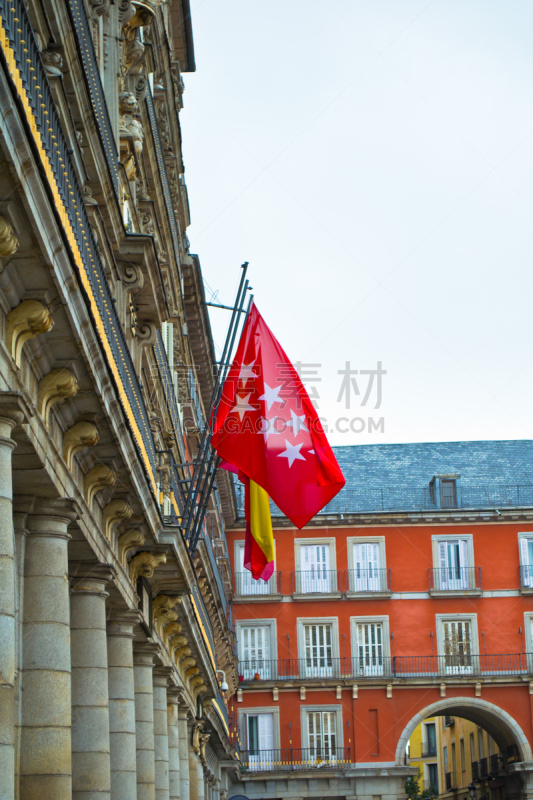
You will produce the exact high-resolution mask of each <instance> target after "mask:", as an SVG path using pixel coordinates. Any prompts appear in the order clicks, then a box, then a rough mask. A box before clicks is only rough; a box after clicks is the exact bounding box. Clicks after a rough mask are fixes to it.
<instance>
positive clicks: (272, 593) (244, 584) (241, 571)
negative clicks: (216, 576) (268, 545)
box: [233, 539, 279, 602]
mask: <svg viewBox="0 0 533 800" xmlns="http://www.w3.org/2000/svg"><path fill="white" fill-rule="evenodd" d="M244 543H245V540H244V539H236V540H235V542H234V543H233V555H234V558H233V563H234V564H235V569H234V570H233V574H234V575H235V599H240V598H241V597H244V598H246V602H250V600H256V599H259V601H264V600H267V599H268V598H270V597H279V595H278V594H277V584H276V581H277V578H278V576H277V575H276V543H275V542H274V573H273V575H272V577H271V578H270V579H269V580H268V581H263V580H262V579H261V578H260V579H259V580H258V581H256V580H255V579H254V578H252V573H251V572H250V571H249V570H247V569H245V568H244V567H241V566H240V563H241V561H240V553H241V550H242V552H243V553H244ZM237 575H243V576H244V577H243V578H237ZM248 576H249V577H248ZM248 588H250V589H252V590H253V592H251V593H250V594H240V592H239V590H240V589H248Z"/></svg>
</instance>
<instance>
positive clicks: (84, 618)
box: [70, 562, 112, 800]
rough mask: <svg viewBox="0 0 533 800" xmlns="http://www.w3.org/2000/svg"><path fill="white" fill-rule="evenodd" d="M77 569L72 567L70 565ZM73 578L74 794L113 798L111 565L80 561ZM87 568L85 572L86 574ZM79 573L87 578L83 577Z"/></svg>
mask: <svg viewBox="0 0 533 800" xmlns="http://www.w3.org/2000/svg"><path fill="white" fill-rule="evenodd" d="M71 569H72V566H71ZM75 570H76V573H77V574H76V575H74V576H73V577H72V580H71V590H70V594H71V598H70V632H71V658H72V798H73V800H109V797H110V791H111V771H110V758H109V704H108V675H107V633H106V603H105V601H106V597H108V594H107V592H106V591H105V587H106V585H107V583H109V581H110V580H111V578H112V572H111V569H110V568H109V567H107V566H106V565H100V564H97V565H94V564H91V563H90V562H80V563H78V564H76V566H75ZM83 573H86V574H85V575H84V574H83ZM80 575H81V576H82V577H80Z"/></svg>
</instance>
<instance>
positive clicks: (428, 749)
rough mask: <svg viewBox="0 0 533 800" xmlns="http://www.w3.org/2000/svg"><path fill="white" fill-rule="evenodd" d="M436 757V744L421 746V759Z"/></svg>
mask: <svg viewBox="0 0 533 800" xmlns="http://www.w3.org/2000/svg"><path fill="white" fill-rule="evenodd" d="M436 755H437V744H436V743H435V744H424V745H422V753H421V756H420V757H421V758H430V757H431V756H436Z"/></svg>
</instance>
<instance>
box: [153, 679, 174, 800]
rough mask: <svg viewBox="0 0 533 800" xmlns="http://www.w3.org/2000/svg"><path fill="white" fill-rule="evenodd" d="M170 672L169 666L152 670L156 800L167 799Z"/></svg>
mask: <svg viewBox="0 0 533 800" xmlns="http://www.w3.org/2000/svg"><path fill="white" fill-rule="evenodd" d="M171 672H172V669H171V668H170V667H156V668H155V670H154V748H155V797H156V800H169V779H168V758H169V754H168V720H167V683H168V679H169V677H170V674H171Z"/></svg>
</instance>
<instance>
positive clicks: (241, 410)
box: [231, 392, 255, 422]
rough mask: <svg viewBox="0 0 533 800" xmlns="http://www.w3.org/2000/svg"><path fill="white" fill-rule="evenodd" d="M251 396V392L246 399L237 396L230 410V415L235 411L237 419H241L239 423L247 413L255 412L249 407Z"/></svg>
mask: <svg viewBox="0 0 533 800" xmlns="http://www.w3.org/2000/svg"><path fill="white" fill-rule="evenodd" d="M251 396H252V393H251V392H250V394H247V395H246V397H239V395H236V399H237V402H236V403H235V405H234V406H233V408H232V409H231V413H233V412H234V411H236V412H237V414H238V415H239V417H240V418H241V422H242V418H243V417H244V415H245V414H246V412H247V411H255V409H254V407H253V406H251V405H250V404H249V402H248V400H249V399H250V397H251Z"/></svg>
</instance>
